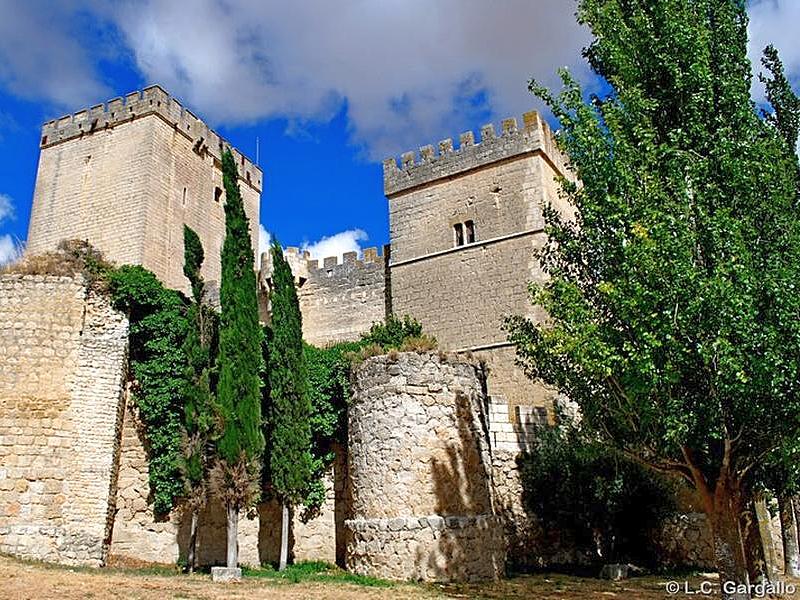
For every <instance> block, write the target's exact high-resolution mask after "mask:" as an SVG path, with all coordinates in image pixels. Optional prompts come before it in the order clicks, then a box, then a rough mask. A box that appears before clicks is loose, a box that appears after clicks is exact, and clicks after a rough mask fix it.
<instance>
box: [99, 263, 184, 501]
mask: <svg viewBox="0 0 800 600" xmlns="http://www.w3.org/2000/svg"><path fill="white" fill-rule="evenodd" d="M108 285H109V292H110V294H111V300H112V303H113V305H114V306H115V308H117V309H119V310H122V311H124V312H126V313H127V314H128V316H129V319H130V335H129V344H130V348H129V356H130V369H131V374H132V378H133V379H134V380H135V382H136V384H135V386H134V388H133V390H132V391H133V398H134V402H135V403H136V406H137V407H138V409H139V416H140V418H141V420H142V423H143V424H144V427H145V432H146V442H147V446H148V447H147V456H148V461H149V465H148V466H149V472H150V490H151V492H152V496H153V509H154V511H155V513H156V514H157V515H164V514H167V513H169V511H170V510H172V508H173V507H174V506H175V503H176V500H177V498H179V497H180V496H181V494H182V492H183V477H182V474H181V459H182V452H181V439H182V437H181V436H182V424H181V423H182V418H183V394H184V390H185V386H186V377H185V373H186V369H187V361H186V356H185V353H184V350H183V348H184V340H185V339H186V336H187V334H188V332H189V321H188V319H187V312H186V311H187V302H186V299H185V298H184V297H183V296H182V295H181V294H180V293H178V292H176V291H173V290H169V289H166V288H165V287H164V286H163V285H162V284H161V282H160V281H159V280H158V279H157V278H156V276H155V275H153V273H151V272H150V271H148V270H147V269H144V268H143V267H140V266H123V267H120V268H119V269H115V270H112V271H111V272H110V273H109V274H108Z"/></svg>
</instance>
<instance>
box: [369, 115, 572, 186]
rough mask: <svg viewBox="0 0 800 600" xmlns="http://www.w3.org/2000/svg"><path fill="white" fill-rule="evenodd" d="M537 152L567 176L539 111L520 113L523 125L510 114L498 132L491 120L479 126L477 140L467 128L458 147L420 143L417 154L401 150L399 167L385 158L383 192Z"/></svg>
mask: <svg viewBox="0 0 800 600" xmlns="http://www.w3.org/2000/svg"><path fill="white" fill-rule="evenodd" d="M536 152H541V153H542V154H544V155H545V156H546V157H547V159H548V160H549V161H550V163H551V164H552V165H553V167H554V168H555V169H556V170H557V171H558V172H559V173H560V174H561V175H565V176H566V175H567V169H566V161H565V159H564V157H563V155H562V154H561V152H560V151H559V149H558V147H557V145H556V141H555V136H554V135H553V132H552V131H551V129H550V126H549V125H548V124H547V121H545V120H544V119H542V118H541V116H540V115H539V113H538V112H536V111H531V112H527V113H525V114H524V115H522V128H520V127H518V125H517V120H516V118H514V117H512V118H509V119H504V120H503V121H502V124H501V130H500V133H499V134H497V133H495V129H494V125H493V124H492V123H489V124H487V125H484V126H483V127H481V131H480V141H479V142H476V141H475V134H474V133H473V132H472V131H466V132H464V133H462V134H461V135H460V136H459V146H458V148H455V147H454V146H453V140H452V139H450V138H448V139H445V140H442V141H440V142H439V144H438V153H437V149H436V148H434V147H433V146H430V145H428V146H422V147H421V148H420V149H419V154H417V152H415V151H413V150H412V151H410V152H405V153H403V154H402V155H401V160H400V167H398V165H397V159H396V157H391V158H387V159H386V160H384V161H383V187H384V193H385V194H386V196H388V197H391V196H393V195H396V194H398V193H400V192H403V191H405V190H408V189H411V188H414V187H418V186H420V185H424V184H426V183H430V182H432V181H436V180H438V179H443V178H445V177H451V176H453V175H457V174H459V173H464V172H466V171H471V170H473V169H476V168H479V167H483V166H486V165H490V164H492V163H495V162H498V161H501V160H504V159H507V158H511V157H514V156H518V155H522V154H533V153H536Z"/></svg>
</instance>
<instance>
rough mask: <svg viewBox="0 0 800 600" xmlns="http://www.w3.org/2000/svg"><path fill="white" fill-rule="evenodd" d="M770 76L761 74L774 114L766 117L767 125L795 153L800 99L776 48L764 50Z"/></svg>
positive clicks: (768, 114)
mask: <svg viewBox="0 0 800 600" xmlns="http://www.w3.org/2000/svg"><path fill="white" fill-rule="evenodd" d="M761 62H762V63H763V65H764V68H766V69H767V71H769V75H764V74H761V75H759V79H760V80H761V82H762V83H763V84H764V87H765V88H766V91H767V99H768V100H769V103H770V105H772V108H773V113H771V114H770V113H767V114H765V115H764V118H765V120H766V121H767V123H769V124H770V125H772V126H773V127H774V128H775V129H776V130H777V131H778V133H779V134H780V136H781V137H782V138H783V139H784V141H785V142H786V149H787V150H788V151H789V152H794V151H795V148H797V136H798V132H800V98H798V96H797V94H795V92H794V90H793V89H792V86H791V84H790V83H789V80H788V79H787V78H786V73H785V72H784V69H783V63H782V62H781V60H780V57H779V56H778V51H777V50H776V49H775V47H774V46H771V45H770V46H767V47H766V48H764V57H763V58H762V59H761Z"/></svg>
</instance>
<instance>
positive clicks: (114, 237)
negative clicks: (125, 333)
mask: <svg viewBox="0 0 800 600" xmlns="http://www.w3.org/2000/svg"><path fill="white" fill-rule="evenodd" d="M223 143H224V141H223V140H222V139H221V138H220V137H219V136H218V135H217V134H216V133H215V132H214V131H212V130H210V129H209V128H208V126H207V125H206V124H205V123H203V122H202V121H201V120H200V119H198V118H197V117H196V116H195V115H194V114H192V113H191V112H190V111H189V110H188V109H186V108H184V107H183V106H181V104H180V103H179V102H178V101H177V100H176V99H175V98H172V97H171V96H170V95H169V94H167V92H165V91H164V90H163V89H162V88H160V87H159V86H151V87H148V88H146V89H145V90H144V91H143V92H133V93H131V94H128V95H127V96H126V97H125V99H122V98H115V99H114V100H111V101H109V102H108V103H107V105H104V104H98V105H97V106H93V107H92V108H90V109H86V110H81V111H79V112H77V113H75V114H73V115H67V116H65V117H62V118H61V119H58V120H56V121H50V122H49V123H46V124H45V125H44V127H43V129H42V139H41V155H40V157H39V170H38V173H37V175H36V188H35V191H34V197H33V208H32V211H31V220H30V228H29V231H28V243H27V252H28V253H31V254H36V253H40V252H45V251H48V250H53V249H55V248H56V246H57V245H58V243H59V242H60V241H61V240H64V239H71V238H78V239H85V240H88V241H89V242H90V243H91V244H92V245H94V246H95V247H96V248H98V249H100V250H101V251H102V252H103V253H104V254H105V256H106V257H107V258H109V259H110V260H112V261H114V262H116V263H118V264H140V265H143V266H144V267H146V268H148V269H150V270H151V271H153V272H154V273H155V274H156V275H157V276H158V278H159V279H160V280H161V281H162V282H164V283H165V284H166V285H167V286H169V287H172V288H175V289H181V290H187V289H188V282H187V281H186V279H185V278H184V276H183V225H184V224H186V225H189V226H190V227H191V228H193V229H194V230H195V231H197V233H198V235H199V236H200V239H201V241H202V243H203V247H204V249H205V255H206V261H205V263H204V265H203V275H204V276H205V278H206V280H207V281H208V282H209V283H211V284H212V286H213V284H214V283H217V284H218V282H219V279H220V252H221V250H222V243H223V240H224V237H225V213H224V209H223V204H224V199H225V193H224V188H223V185H222V171H221V167H222V163H221V148H222V144H223ZM233 154H234V156H235V158H236V163H237V167H238V169H239V176H240V181H239V185H240V188H241V191H242V198H243V200H244V206H245V211H246V212H247V216H248V217H249V219H250V228H251V236H252V240H253V251H254V254H257V251H258V223H259V202H260V197H261V189H262V173H261V169H260V168H259V167H258V166H256V165H255V164H253V163H252V162H251V161H250V160H248V159H247V158H245V157H244V156H243V155H242V154H241V153H240V152H238V151H237V150H235V149H234V150H233ZM255 266H256V265H254V267H255Z"/></svg>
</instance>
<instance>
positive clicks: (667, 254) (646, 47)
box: [508, 0, 800, 492]
mask: <svg viewBox="0 0 800 600" xmlns="http://www.w3.org/2000/svg"><path fill="white" fill-rule="evenodd" d="M578 15H579V19H580V21H581V22H582V23H585V24H586V25H588V26H589V28H590V29H591V31H592V33H593V34H594V37H595V41H594V43H593V44H592V45H591V46H590V48H589V49H588V50H587V51H586V56H587V58H588V60H589V63H590V64H591V66H592V68H593V69H594V70H595V72H596V73H598V74H599V75H601V76H602V77H604V78H605V79H606V80H607V82H608V83H609V84H610V86H611V93H610V94H609V95H608V96H607V97H605V98H593V99H592V100H591V101H590V102H585V101H584V99H583V94H582V90H581V89H580V87H579V85H578V84H577V83H576V82H575V81H574V80H573V79H572V78H571V77H570V76H569V75H568V74H567V73H566V72H564V73H562V76H563V81H564V85H565V89H564V91H563V92H562V93H561V94H560V95H559V96H553V95H551V94H550V93H549V92H548V91H547V90H546V89H544V88H542V87H540V86H537V85H536V84H535V83H532V84H531V87H532V90H533V91H534V92H535V93H536V94H538V95H539V96H540V97H542V98H543V99H544V100H545V102H546V103H547V104H548V105H549V106H550V107H551V109H552V110H553V111H554V113H555V114H556V116H557V117H558V118H559V120H560V122H561V126H562V130H561V133H560V137H559V143H560V144H561V146H562V148H563V149H564V150H565V151H566V153H567V154H568V155H569V159H570V163H571V165H572V168H574V170H575V174H576V175H577V177H578V178H579V179H580V181H581V182H582V186H578V185H576V184H574V183H571V182H567V181H565V182H563V188H564V193H565V195H566V197H567V199H568V200H569V201H570V202H571V203H572V204H573V205H574V207H575V208H576V209H577V217H576V220H575V221H571V220H569V219H567V218H565V217H564V216H562V215H561V214H560V213H559V212H557V211H556V210H554V209H553V208H552V207H551V208H549V209H548V210H547V211H546V214H545V218H546V223H547V232H548V234H549V242H548V244H547V246H546V247H545V248H544V250H543V251H542V253H541V255H540V260H541V262H542V265H543V267H544V269H545V270H546V272H547V273H548V274H549V276H550V279H549V280H548V282H547V283H545V284H544V285H540V286H533V289H532V296H533V300H534V302H535V303H537V304H540V305H541V306H543V307H544V308H545V309H546V310H547V311H548V313H549V315H550V317H551V320H550V322H549V323H547V324H546V325H542V324H536V323H533V322H531V321H529V320H526V319H523V318H513V319H511V320H510V321H509V323H508V325H509V328H510V333H511V335H510V339H511V341H513V342H514V343H515V344H517V347H518V353H519V357H520V359H521V361H522V363H523V364H524V366H525V368H526V370H527V372H528V373H529V374H530V375H531V376H533V377H537V378H541V379H543V380H544V381H546V382H547V383H549V384H552V385H554V386H556V387H558V388H559V390H561V391H562V392H564V393H565V394H566V395H568V396H569V397H570V398H571V399H573V400H575V401H576V402H578V404H579V405H580V406H581V409H582V411H583V414H584V416H585V421H586V423H587V424H588V425H590V426H591V427H592V428H593V429H594V431H595V432H596V434H597V435H598V436H601V437H602V438H603V439H605V440H608V441H610V442H612V443H615V444H616V445H617V446H618V447H620V448H622V449H624V450H626V451H628V452H630V453H633V454H636V455H637V456H639V457H640V458H641V459H643V460H647V461H648V462H649V463H651V464H653V465H655V466H658V467H660V468H664V469H670V470H674V471H676V472H678V473H680V474H681V475H683V476H684V477H685V478H686V479H687V480H689V481H691V482H692V483H694V484H695V485H697V486H699V487H701V488H704V487H708V488H710V489H711V490H712V492H713V490H714V486H715V485H716V483H717V482H718V481H719V480H720V479H721V478H723V479H725V478H727V481H728V482H732V483H730V485H733V486H734V487H735V488H738V487H741V488H742V489H743V490H746V488H747V487H748V486H749V485H750V484H752V474H753V468H754V466H756V465H757V464H758V463H759V461H761V460H762V458H763V456H764V455H765V454H767V453H769V452H771V451H773V450H775V449H777V448H779V447H781V446H782V445H783V444H784V442H785V441H786V440H790V439H796V438H797V437H798V433H799V431H798V430H799V429H800V427H799V425H800V424H799V423H798V415H799V414H800V396H798V388H797V382H798V381H800V294H798V293H797V282H798V281H800V221H798V211H797V201H798V198H797V190H798V181H797V179H798V175H797V174H798V168H797V156H796V155H795V154H794V153H793V152H791V151H790V149H788V148H787V144H786V142H785V140H784V139H783V137H782V136H781V135H780V133H779V132H778V131H777V130H776V129H775V128H774V127H771V126H770V125H769V124H766V123H765V122H764V121H762V120H761V119H760V118H759V115H758V113H757V111H756V110H755V107H754V105H753V103H752V101H751V99H750V81H751V66H750V61H749V60H748V57H747V47H746V45H747V16H746V12H745V3H744V2H740V1H733V0H730V1H728V0H726V1H718V0H659V1H656V2H654V1H651V0H647V1H645V0H627V1H624V2H623V1H622V0H582V1H581V2H580V3H579V11H578Z"/></svg>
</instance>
